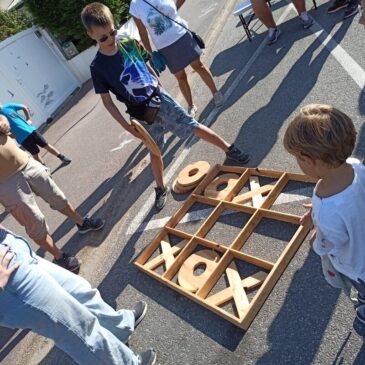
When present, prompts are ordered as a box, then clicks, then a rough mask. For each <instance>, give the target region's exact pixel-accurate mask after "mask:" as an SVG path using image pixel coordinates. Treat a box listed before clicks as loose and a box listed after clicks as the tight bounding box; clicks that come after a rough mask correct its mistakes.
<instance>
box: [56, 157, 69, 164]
mask: <svg viewBox="0 0 365 365" xmlns="http://www.w3.org/2000/svg"><path fill="white" fill-rule="evenodd" d="M57 157H58V158H59V159H60V160H61V161H62V163H63V164H64V165H69V164H70V163H71V160H70V159H69V158H67V157H66V156H65V155H58V156H57Z"/></svg>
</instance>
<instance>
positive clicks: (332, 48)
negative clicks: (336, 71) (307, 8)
mask: <svg viewBox="0 0 365 365" xmlns="http://www.w3.org/2000/svg"><path fill="white" fill-rule="evenodd" d="M290 7H291V9H292V10H294V11H296V10H295V7H294V5H293V4H290ZM309 29H310V30H311V31H312V32H313V34H314V35H315V36H316V37H317V38H318V39H319V40H320V41H321V43H322V44H323V45H324V46H325V47H326V48H327V50H328V51H329V52H330V54H331V55H332V56H333V57H334V58H335V59H336V61H337V62H338V63H339V64H340V65H341V67H342V68H343V69H344V70H345V71H346V72H347V73H348V75H349V76H350V77H351V78H352V79H353V80H354V81H355V83H356V84H357V85H358V86H359V88H360V89H361V90H362V89H363V88H364V87H365V71H364V69H363V68H362V67H361V66H360V65H359V64H358V63H357V62H356V61H355V60H354V59H353V58H352V57H351V56H350V55H349V54H348V53H347V52H346V51H345V50H344V49H343V48H342V47H341V46H340V45H339V44H338V43H337V42H336V41H335V40H334V39H333V37H332V36H331V35H330V34H328V33H327V32H326V31H325V30H324V29H323V27H321V25H320V24H319V23H318V22H316V21H314V24H313V25H312V26H311V27H310V28H309Z"/></svg>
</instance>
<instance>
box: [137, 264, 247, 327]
mask: <svg viewBox="0 0 365 365" xmlns="http://www.w3.org/2000/svg"><path fill="white" fill-rule="evenodd" d="M135 265H136V266H137V267H138V268H139V269H140V270H141V271H143V272H144V273H146V274H147V275H149V276H151V277H153V278H154V279H156V280H158V281H159V282H161V283H162V284H164V285H166V286H168V287H170V288H172V289H174V290H175V291H177V292H178V293H180V294H182V295H184V296H186V297H187V298H189V299H191V300H193V301H194V302H196V303H198V304H200V305H201V306H203V307H205V308H207V309H208V310H210V311H212V312H214V313H216V314H218V315H219V316H221V317H223V318H224V319H226V320H227V321H229V322H231V323H233V324H235V325H236V326H238V327H242V325H241V320H239V319H238V318H237V317H235V316H233V315H232V314H230V313H229V312H227V311H225V310H223V309H221V308H219V307H217V306H211V305H209V304H207V303H206V301H205V300H204V299H201V298H199V297H198V296H196V295H195V294H193V293H191V292H189V291H187V290H185V289H184V288H182V287H181V286H179V285H177V284H175V283H174V282H173V281H170V280H166V279H165V278H164V277H163V276H160V275H158V274H157V273H155V272H154V271H151V270H146V269H145V267H144V266H143V265H140V264H138V263H135Z"/></svg>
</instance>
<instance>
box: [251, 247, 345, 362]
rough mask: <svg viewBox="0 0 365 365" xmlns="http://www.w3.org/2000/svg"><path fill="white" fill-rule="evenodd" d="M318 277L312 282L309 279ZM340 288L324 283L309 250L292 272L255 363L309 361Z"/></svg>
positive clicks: (314, 352)
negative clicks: (264, 347) (287, 287)
mask: <svg viewBox="0 0 365 365" xmlns="http://www.w3.org/2000/svg"><path fill="white" fill-rule="evenodd" d="M312 277H316V278H318V280H317V282H316V284H315V285H313V281H312V280H311V279H310V278H312ZM339 295H340V290H338V289H334V288H332V287H331V286H330V285H328V284H327V283H326V282H325V280H324V278H323V275H322V269H321V263H320V259H319V257H318V256H317V255H316V254H315V253H314V252H312V251H310V252H309V254H308V256H307V257H306V260H305V262H304V264H303V266H302V267H301V268H300V269H299V270H298V271H297V272H296V273H295V274H294V275H293V279H292V281H291V283H290V286H289V289H288V291H287V293H286V297H285V301H284V303H283V305H282V307H281V309H280V311H279V313H278V315H277V317H276V318H275V319H274V320H273V322H272V324H271V326H270V328H269V329H268V337H267V342H268V344H269V345H270V350H269V351H267V352H266V353H265V354H264V355H263V356H262V357H261V358H260V359H258V360H257V362H256V365H268V364H297V365H305V364H313V360H314V357H315V355H316V353H317V351H318V348H319V346H320V345H321V342H322V336H323V333H324V331H325V330H326V328H327V325H328V322H329V321H330V319H331V317H332V312H333V311H334V308H335V306H336V302H337V300H338V297H339Z"/></svg>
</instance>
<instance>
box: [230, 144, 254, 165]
mask: <svg viewBox="0 0 365 365" xmlns="http://www.w3.org/2000/svg"><path fill="white" fill-rule="evenodd" d="M226 157H227V159H229V160H233V161H236V162H239V163H241V164H246V163H247V162H248V161H250V155H248V154H247V153H244V152H242V151H241V150H240V149H238V148H237V147H235V145H232V146H231V147H229V150H228V152H226Z"/></svg>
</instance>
